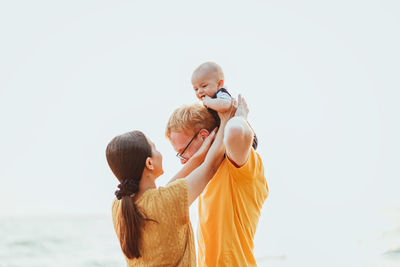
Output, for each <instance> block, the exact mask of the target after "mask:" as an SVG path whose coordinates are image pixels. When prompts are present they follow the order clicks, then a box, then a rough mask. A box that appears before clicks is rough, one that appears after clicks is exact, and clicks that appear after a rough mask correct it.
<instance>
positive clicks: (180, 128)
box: [165, 104, 217, 139]
mask: <svg viewBox="0 0 400 267" xmlns="http://www.w3.org/2000/svg"><path fill="white" fill-rule="evenodd" d="M216 126H217V122H216V121H215V119H214V117H213V116H212V115H211V113H210V112H208V110H207V108H205V107H204V106H203V105H202V104H192V105H183V106H181V107H179V108H177V109H175V110H174V112H172V114H171V116H170V117H169V120H168V123H167V127H166V128H165V136H166V137H167V138H168V139H169V138H170V136H171V132H193V133H197V132H199V131H200V130H201V129H206V130H208V131H209V132H211V131H212V130H213V129H214V128H215V127H216Z"/></svg>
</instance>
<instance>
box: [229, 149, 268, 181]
mask: <svg viewBox="0 0 400 267" xmlns="http://www.w3.org/2000/svg"><path fill="white" fill-rule="evenodd" d="M227 160H228V168H229V172H230V173H231V174H232V177H234V179H240V180H241V181H249V180H251V179H254V177H256V176H258V175H264V166H263V163H262V161H261V158H260V156H259V155H258V154H257V152H255V151H254V149H253V148H251V151H250V153H249V158H248V159H247V161H246V163H245V164H244V165H243V166H241V167H236V166H235V165H234V163H233V162H231V161H230V160H229V159H227Z"/></svg>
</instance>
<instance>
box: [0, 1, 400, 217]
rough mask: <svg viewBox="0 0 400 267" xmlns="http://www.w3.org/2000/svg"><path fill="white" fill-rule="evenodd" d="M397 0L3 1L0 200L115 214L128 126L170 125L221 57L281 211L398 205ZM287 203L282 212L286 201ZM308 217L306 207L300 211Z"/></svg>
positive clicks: (16, 209) (170, 167)
mask: <svg viewBox="0 0 400 267" xmlns="http://www.w3.org/2000/svg"><path fill="white" fill-rule="evenodd" d="M399 7H400V4H399V2H398V1H330V2H327V1H316V0H315V1H310V0H306V1H241V2H235V1H225V2H223V1H196V2H192V1H180V2H179V1H158V2H153V1H64V2H60V1H2V2H1V3H0V38H1V41H0V122H1V131H0V137H1V138H0V146H1V150H0V162H1V164H0V215H1V214H9V213H22V214H24V213H54V212H56V213H92V212H93V213H109V211H110V205H111V200H112V198H113V197H114V195H113V193H114V191H115V189H116V185H117V180H116V179H115V178H114V177H113V176H112V173H111V172H110V171H109V169H108V166H107V164H106V160H105V153H104V151H105V147H106V145H107V143H108V142H109V141H110V140H111V138H113V137H114V136H115V135H117V134H120V133H123V132H126V131H130V130H133V129H139V130H142V131H143V132H144V133H146V134H147V135H148V136H149V137H150V138H151V139H152V140H153V141H154V142H155V143H156V145H157V146H158V148H159V150H160V151H161V153H162V154H163V156H164V170H165V175H164V177H162V178H160V181H159V184H161V185H162V184H165V182H166V181H167V180H168V178H169V177H171V176H172V175H173V174H174V172H175V171H177V170H178V168H179V167H180V164H179V162H178V160H177V159H176V158H175V152H174V151H173V150H172V147H171V146H170V144H169V143H168V141H167V140H166V139H165V138H164V127H165V124H166V121H167V119H168V117H169V115H170V113H171V112H172V110H173V109H174V108H176V107H177V106H179V105H180V104H184V103H192V102H195V101H196V98H195V96H194V93H193V91H192V88H191V84H190V75H191V72H192V70H193V69H194V68H195V67H196V66H197V65H199V64H200V63H202V62H204V61H206V60H213V61H215V62H217V63H219V64H220V65H221V66H222V67H223V69H224V71H225V77H226V85H227V87H228V89H229V90H230V91H231V92H232V93H233V94H234V95H237V94H238V93H242V94H243V95H244V96H245V97H246V99H247V102H248V104H249V107H250V111H251V114H250V118H249V120H250V122H251V124H252V125H253V127H254V128H255V130H256V133H257V135H258V138H259V141H260V146H259V153H260V154H261V156H262V158H263V160H264V164H265V167H266V174H267V180H268V183H269V186H270V193H271V194H270V197H269V199H268V200H267V202H266V203H265V207H268V206H270V207H271V210H270V212H271V214H277V211H278V210H295V211H298V210H303V209H304V210H305V212H306V213H307V210H308V212H309V213H310V214H312V208H313V207H326V208H327V209H330V208H331V207H334V208H335V209H341V208H343V209H346V208H347V209H352V208H354V207H357V208H365V207H367V205H375V204H376V205H389V204H390V205H399V204H400V194H399V193H398V189H399V188H400V171H399V163H400V153H399V151H400V142H399V138H398V137H399V136H400V125H399V114H400V108H399V105H398V102H399V99H400V93H399V90H400V86H399V85H400V82H399V74H400V64H399V62H400V52H399V51H400V50H399V47H400V34H399V29H400V16H399ZM274 212H275V213H274ZM299 216H301V215H299Z"/></svg>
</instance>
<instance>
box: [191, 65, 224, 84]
mask: <svg viewBox="0 0 400 267" xmlns="http://www.w3.org/2000/svg"><path fill="white" fill-rule="evenodd" d="M202 72H215V74H216V75H217V78H218V80H225V77H224V72H223V71H222V68H221V66H220V65H218V64H217V63H215V62H212V61H207V62H204V63H203V64H201V65H200V66H198V67H197V68H196V69H195V70H194V71H193V74H192V80H193V76H194V75H195V74H198V73H202Z"/></svg>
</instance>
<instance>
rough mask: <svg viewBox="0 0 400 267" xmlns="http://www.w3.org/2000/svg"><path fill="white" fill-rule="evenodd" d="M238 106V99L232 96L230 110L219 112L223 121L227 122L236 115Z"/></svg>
mask: <svg viewBox="0 0 400 267" xmlns="http://www.w3.org/2000/svg"><path fill="white" fill-rule="evenodd" d="M237 107H238V103H237V101H236V99H234V98H232V99H231V105H230V107H229V108H228V110H227V111H225V112H218V116H219V118H220V119H221V123H227V122H228V121H229V120H230V119H231V118H232V117H233V116H235V113H236V112H237Z"/></svg>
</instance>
